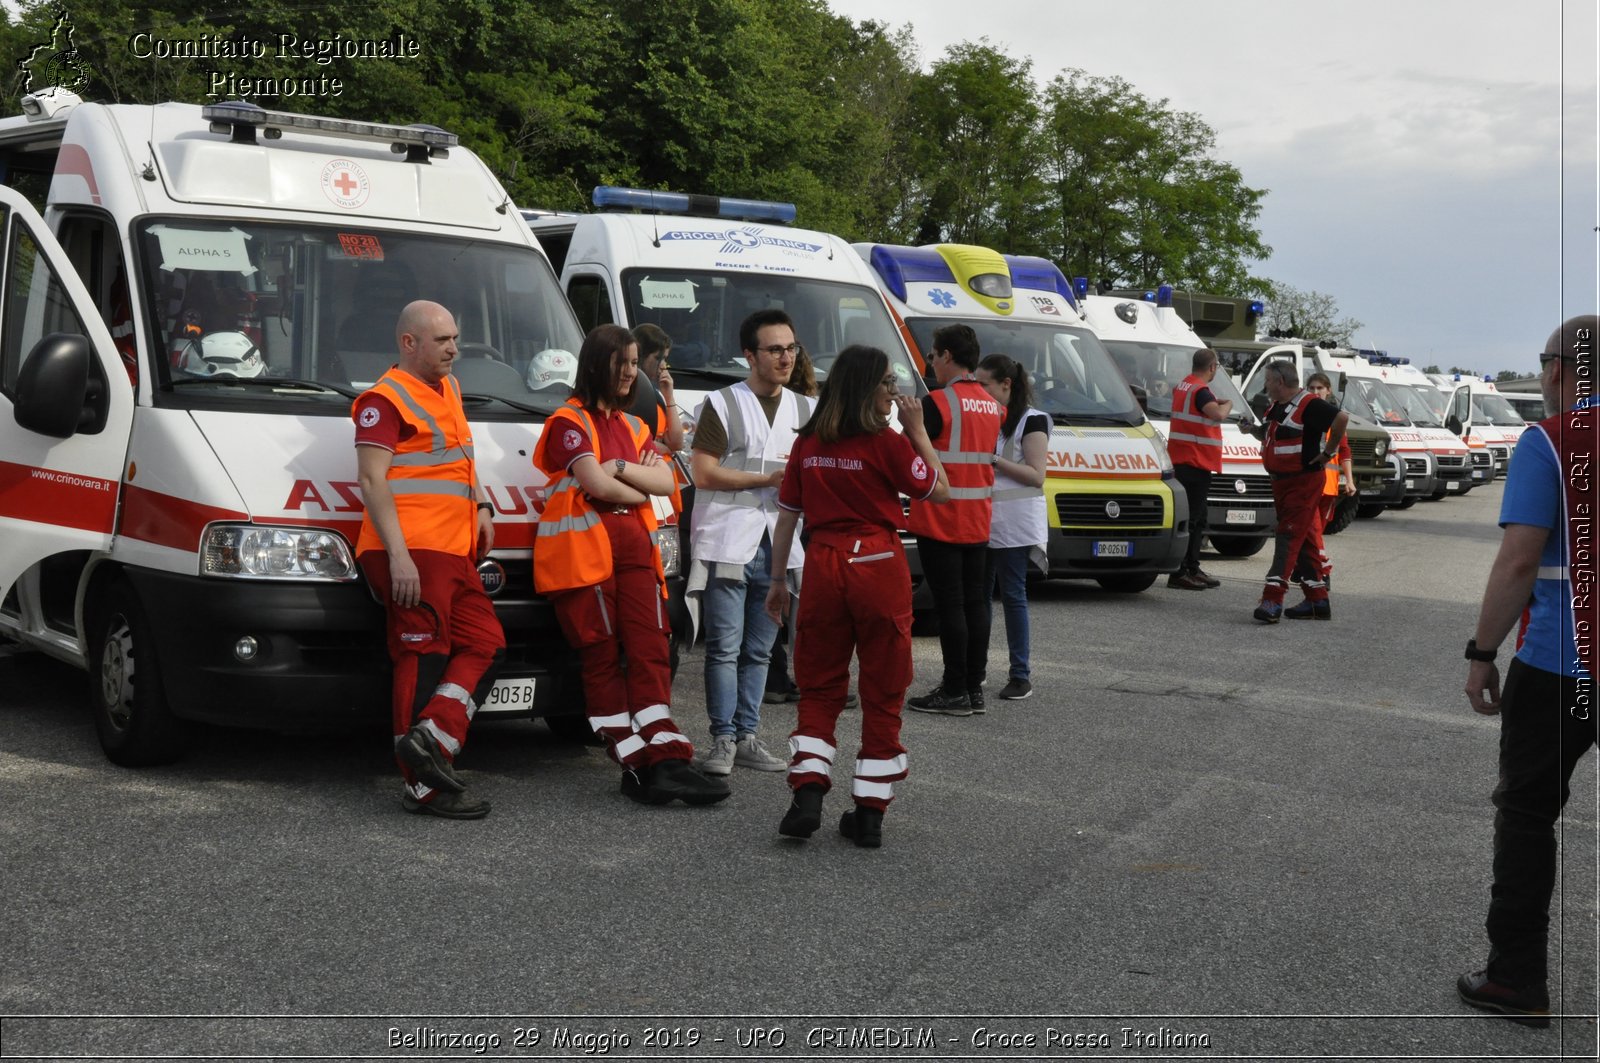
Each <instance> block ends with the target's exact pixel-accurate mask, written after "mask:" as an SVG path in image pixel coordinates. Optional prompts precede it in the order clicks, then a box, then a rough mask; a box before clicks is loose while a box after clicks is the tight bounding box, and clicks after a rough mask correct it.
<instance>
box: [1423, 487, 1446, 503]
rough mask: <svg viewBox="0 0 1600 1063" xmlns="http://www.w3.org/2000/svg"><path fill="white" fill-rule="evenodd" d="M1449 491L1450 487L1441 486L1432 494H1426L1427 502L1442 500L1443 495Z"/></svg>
mask: <svg viewBox="0 0 1600 1063" xmlns="http://www.w3.org/2000/svg"><path fill="white" fill-rule="evenodd" d="M1449 493H1450V488H1448V487H1441V488H1439V490H1437V491H1435V492H1434V493H1433V494H1431V495H1429V496H1428V501H1429V502H1442V501H1444V497H1445V496H1446V495H1448V494H1449Z"/></svg>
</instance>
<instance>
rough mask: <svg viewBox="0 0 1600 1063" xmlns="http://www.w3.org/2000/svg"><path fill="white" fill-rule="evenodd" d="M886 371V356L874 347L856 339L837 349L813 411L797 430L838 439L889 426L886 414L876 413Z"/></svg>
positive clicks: (820, 439) (819, 437) (823, 440)
mask: <svg viewBox="0 0 1600 1063" xmlns="http://www.w3.org/2000/svg"><path fill="white" fill-rule="evenodd" d="M888 372H889V356H888V355H887V354H885V353H883V351H881V350H879V349H878V348H876V347H867V346H865V345H863V344H859V343H857V344H852V345H851V346H849V347H846V348H845V349H844V350H842V351H840V352H839V357H838V358H836V359H834V362H833V366H832V367H831V368H830V369H829V370H828V376H827V379H825V380H824V381H823V382H822V394H821V395H820V396H818V398H817V409H816V412H815V413H813V414H812V415H811V419H810V420H808V421H807V422H806V423H805V424H803V425H801V426H800V430H799V434H800V435H803V436H816V437H817V441H818V442H821V443H837V442H839V441H840V440H842V439H849V438H850V437H851V436H865V435H874V434H876V433H878V432H881V431H883V430H884V429H885V428H887V427H889V420H888V418H886V417H883V416H880V415H879V413H878V409H877V398H876V396H877V391H878V385H879V384H881V383H883V378H884V377H885V376H886V375H888Z"/></svg>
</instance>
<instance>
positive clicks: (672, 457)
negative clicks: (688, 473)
mask: <svg viewBox="0 0 1600 1063" xmlns="http://www.w3.org/2000/svg"><path fill="white" fill-rule="evenodd" d="M656 438H657V439H659V440H661V445H662V446H666V439H667V407H666V406H665V405H664V404H663V403H661V402H659V401H658V402H657V403H656ZM661 458H662V460H663V461H665V462H666V463H667V464H669V465H671V466H672V512H674V513H682V512H683V485H684V484H686V483H688V481H687V480H686V479H684V475H683V469H682V467H681V466H679V464H678V460H677V459H678V456H677V455H676V454H674V453H672V452H671V451H668V452H667V453H665V454H663V455H661Z"/></svg>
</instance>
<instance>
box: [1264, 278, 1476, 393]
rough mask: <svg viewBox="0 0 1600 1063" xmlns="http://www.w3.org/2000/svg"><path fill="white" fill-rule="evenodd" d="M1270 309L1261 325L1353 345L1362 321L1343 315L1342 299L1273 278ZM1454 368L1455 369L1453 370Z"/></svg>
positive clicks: (1268, 300)
mask: <svg viewBox="0 0 1600 1063" xmlns="http://www.w3.org/2000/svg"><path fill="white" fill-rule="evenodd" d="M1262 294H1264V295H1265V296H1266V304H1267V309H1266V313H1265V314H1264V315H1263V316H1262V319H1261V324H1260V326H1259V327H1260V328H1262V329H1263V330H1265V331H1267V332H1269V333H1270V332H1278V333H1282V334H1286V335H1290V336H1296V337H1299V338H1301V339H1306V340H1313V341H1317V340H1333V341H1334V342H1336V343H1338V344H1339V345H1340V346H1343V347H1348V346H1351V344H1352V341H1353V340H1354V339H1355V334H1356V333H1357V332H1359V331H1360V330H1361V327H1362V322H1360V321H1357V320H1356V319H1355V318H1353V317H1340V316H1339V303H1338V301H1337V300H1335V299H1334V297H1333V296H1331V295H1328V294H1326V293H1324V292H1318V291H1309V290H1307V291H1302V290H1301V289H1299V288H1296V287H1295V286H1294V285H1292V284H1284V283H1282V282H1281V281H1279V282H1270V283H1268V284H1267V285H1265V286H1264V291H1263V293H1262ZM1452 372H1454V370H1452Z"/></svg>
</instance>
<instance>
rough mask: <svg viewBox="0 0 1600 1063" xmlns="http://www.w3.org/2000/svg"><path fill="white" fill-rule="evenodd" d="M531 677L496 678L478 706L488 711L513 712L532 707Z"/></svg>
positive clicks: (532, 681)
mask: <svg viewBox="0 0 1600 1063" xmlns="http://www.w3.org/2000/svg"><path fill="white" fill-rule="evenodd" d="M533 684H534V680H532V679H497V680H495V684H494V686H492V687H490V688H489V696H488V697H486V698H484V699H483V704H482V705H481V706H479V707H480V708H483V709H487V710H489V711H490V712H515V711H519V710H523V709H531V708H533Z"/></svg>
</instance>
